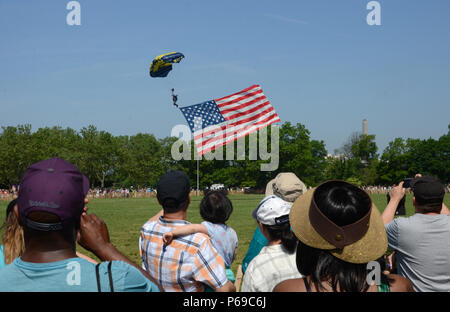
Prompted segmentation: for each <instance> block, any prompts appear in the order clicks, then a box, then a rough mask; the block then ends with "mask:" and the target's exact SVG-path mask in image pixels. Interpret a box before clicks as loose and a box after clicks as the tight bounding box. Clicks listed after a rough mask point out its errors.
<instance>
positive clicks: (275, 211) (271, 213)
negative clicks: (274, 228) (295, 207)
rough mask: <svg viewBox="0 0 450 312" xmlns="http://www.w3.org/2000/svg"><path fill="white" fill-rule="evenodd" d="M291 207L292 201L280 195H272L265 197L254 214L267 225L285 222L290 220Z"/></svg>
mask: <svg viewBox="0 0 450 312" xmlns="http://www.w3.org/2000/svg"><path fill="white" fill-rule="evenodd" d="M291 207H292V203H290V202H287V201H285V200H283V199H281V198H280V197H278V196H275V195H270V196H266V197H264V199H263V200H262V201H261V202H260V203H259V205H258V207H256V209H255V210H254V211H253V213H252V216H253V218H255V219H256V220H258V221H259V222H261V223H262V224H265V225H276V224H283V223H286V222H288V221H289V212H290V211H291Z"/></svg>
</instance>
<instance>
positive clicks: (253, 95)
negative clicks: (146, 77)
mask: <svg viewBox="0 0 450 312" xmlns="http://www.w3.org/2000/svg"><path fill="white" fill-rule="evenodd" d="M180 110H181V112H182V113H183V115H184V117H185V118H186V121H187V122H188V124H189V127H190V128H191V131H192V133H193V135H194V142H195V146H196V148H197V153H198V155H199V156H201V155H203V154H206V153H208V152H211V151H213V150H215V149H216V148H218V147H220V146H223V145H225V144H228V143H231V142H234V141H236V140H237V139H239V138H241V137H243V136H246V135H248V134H250V133H252V132H255V131H257V130H259V129H261V128H264V127H267V126H268V125H270V124H273V123H275V122H279V121H280V118H279V117H278V115H277V113H276V112H275V110H274V108H273V107H272V105H271V104H270V102H269V100H268V99H267V98H266V96H265V95H264V93H263V91H262V89H261V87H260V86H259V85H253V86H251V87H248V88H246V89H244V90H242V91H239V92H236V93H234V94H231V95H228V96H225V97H223V98H220V99H214V100H210V101H206V102H203V103H200V104H196V105H191V106H186V107H180Z"/></svg>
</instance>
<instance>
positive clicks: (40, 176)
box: [17, 157, 89, 231]
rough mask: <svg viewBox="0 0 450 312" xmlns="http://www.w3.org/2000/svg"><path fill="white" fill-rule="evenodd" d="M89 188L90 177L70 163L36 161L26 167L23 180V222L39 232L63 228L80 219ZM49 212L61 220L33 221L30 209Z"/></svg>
mask: <svg viewBox="0 0 450 312" xmlns="http://www.w3.org/2000/svg"><path fill="white" fill-rule="evenodd" d="M88 191H89V180H88V179H87V178H86V177H85V176H84V175H83V174H82V173H81V172H80V171H79V170H78V169H77V168H76V167H75V166H74V165H72V164H71V163H69V162H67V161H65V160H64V159H61V158H57V157H55V158H51V159H46V160H43V161H40V162H37V163H35V164H33V165H31V166H30V167H28V168H27V170H26V171H25V174H24V175H23V177H22V182H21V183H20V189H19V195H18V201H17V205H18V208H19V220H20V223H21V224H22V225H24V226H27V227H29V228H32V229H35V230H39V231H55V230H61V229H62V228H64V227H66V226H67V225H69V224H72V223H73V222H75V221H77V220H78V219H79V218H80V217H81V214H82V213H83V208H84V199H85V197H86V195H87V193H88ZM35 211H41V212H49V213H52V214H54V215H56V216H58V217H59V219H60V222H58V223H41V222H36V221H34V220H30V219H29V218H28V217H27V216H28V215H29V214H30V213H31V212H35Z"/></svg>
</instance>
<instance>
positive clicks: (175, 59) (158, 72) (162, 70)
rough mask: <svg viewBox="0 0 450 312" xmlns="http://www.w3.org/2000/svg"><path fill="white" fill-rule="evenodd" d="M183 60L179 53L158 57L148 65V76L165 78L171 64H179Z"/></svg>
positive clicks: (170, 68)
mask: <svg viewBox="0 0 450 312" xmlns="http://www.w3.org/2000/svg"><path fill="white" fill-rule="evenodd" d="M183 58H184V55H183V54H182V53H180V52H170V53H165V54H161V55H158V56H157V57H155V59H154V60H153V62H152V64H151V65H150V76H152V77H166V76H167V74H168V73H169V72H170V71H171V70H172V64H173V63H179V62H180V61H181V60H182V59H183Z"/></svg>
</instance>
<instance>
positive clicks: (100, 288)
mask: <svg viewBox="0 0 450 312" xmlns="http://www.w3.org/2000/svg"><path fill="white" fill-rule="evenodd" d="M99 267H100V263H97V265H96V266H95V277H96V278H97V290H98V292H102V287H101V285H100V273H99Z"/></svg>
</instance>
